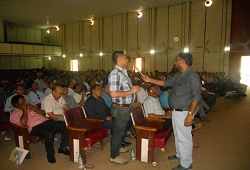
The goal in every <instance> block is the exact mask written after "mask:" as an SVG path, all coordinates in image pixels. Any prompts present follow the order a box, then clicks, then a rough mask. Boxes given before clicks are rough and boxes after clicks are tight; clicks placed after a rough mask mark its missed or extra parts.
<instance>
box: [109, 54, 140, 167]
mask: <svg viewBox="0 0 250 170" xmlns="http://www.w3.org/2000/svg"><path fill="white" fill-rule="evenodd" d="M112 60H113V62H114V64H115V65H116V66H115V68H114V69H113V71H112V72H111V73H110V75H109V78H108V81H109V94H110V96H111V98H112V107H111V114H112V116H113V117H114V118H115V121H114V133H113V135H112V138H111V154H110V159H109V161H110V162H111V163H116V164H121V165H123V164H127V163H128V162H129V161H128V160H126V159H124V158H122V157H121V156H119V155H120V152H121V153H122V152H128V149H125V148H121V139H122V136H123V135H124V133H125V132H126V130H127V129H126V128H127V124H128V121H129V119H130V105H131V104H132V103H134V100H135V96H136V95H135V93H136V92H137V91H138V90H139V86H133V85H132V82H131V80H130V78H129V77H128V73H127V70H126V69H125V67H126V66H127V65H128V58H127V56H126V55H125V54H124V52H123V51H115V52H114V53H113V55H112Z"/></svg>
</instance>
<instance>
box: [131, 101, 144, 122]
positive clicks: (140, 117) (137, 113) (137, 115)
mask: <svg viewBox="0 0 250 170" xmlns="http://www.w3.org/2000/svg"><path fill="white" fill-rule="evenodd" d="M130 115H131V119H132V122H133V125H137V126H146V121H145V118H144V114H143V108H142V106H137V107H135V108H134V109H132V112H131V114H130Z"/></svg>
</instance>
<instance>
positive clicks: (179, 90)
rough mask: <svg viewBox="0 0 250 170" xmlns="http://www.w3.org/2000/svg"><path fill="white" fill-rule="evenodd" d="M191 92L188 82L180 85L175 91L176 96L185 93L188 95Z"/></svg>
mask: <svg viewBox="0 0 250 170" xmlns="http://www.w3.org/2000/svg"><path fill="white" fill-rule="evenodd" d="M188 93H189V86H188V84H184V85H181V86H178V85H177V87H176V91H175V95H176V96H183V95H186V94H188Z"/></svg>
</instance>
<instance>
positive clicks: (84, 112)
mask: <svg viewBox="0 0 250 170" xmlns="http://www.w3.org/2000/svg"><path fill="white" fill-rule="evenodd" d="M82 111H83V114H84V117H85V118H88V116H87V113H86V111H85V109H84V107H82Z"/></svg>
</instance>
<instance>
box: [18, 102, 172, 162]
mask: <svg viewBox="0 0 250 170" xmlns="http://www.w3.org/2000/svg"><path fill="white" fill-rule="evenodd" d="M64 118H65V123H66V127H67V129H68V131H69V150H70V160H71V161H74V162H77V159H78V155H79V153H80V154H81V155H82V158H83V162H84V164H85V163H86V147H91V146H92V145H94V144H96V143H97V142H100V143H101V148H102V149H103V139H104V138H106V137H107V136H108V135H109V132H108V131H107V130H104V129H102V122H103V120H98V119H90V118H87V115H86V112H85V110H84V109H83V108H81V107H76V108H73V109H70V110H68V111H66V112H65V113H64ZM131 118H132V121H133V125H134V128H135V130H136V135H137V137H136V158H137V159H138V160H140V161H143V162H154V148H155V147H160V148H164V146H165V144H166V142H167V140H168V138H169V137H170V134H171V129H168V130H164V129H163V122H164V120H157V119H150V118H146V117H145V116H144V112H143V107H142V106H140V105H139V106H136V107H135V108H133V109H132V112H131ZM13 129H14V133H15V142H16V146H17V147H21V148H23V149H26V150H28V151H30V144H31V143H38V142H40V141H42V140H43V139H42V138H41V137H38V136H32V135H29V133H28V126H21V125H13ZM26 158H27V159H29V158H30V152H29V153H28V155H27V156H26Z"/></svg>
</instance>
